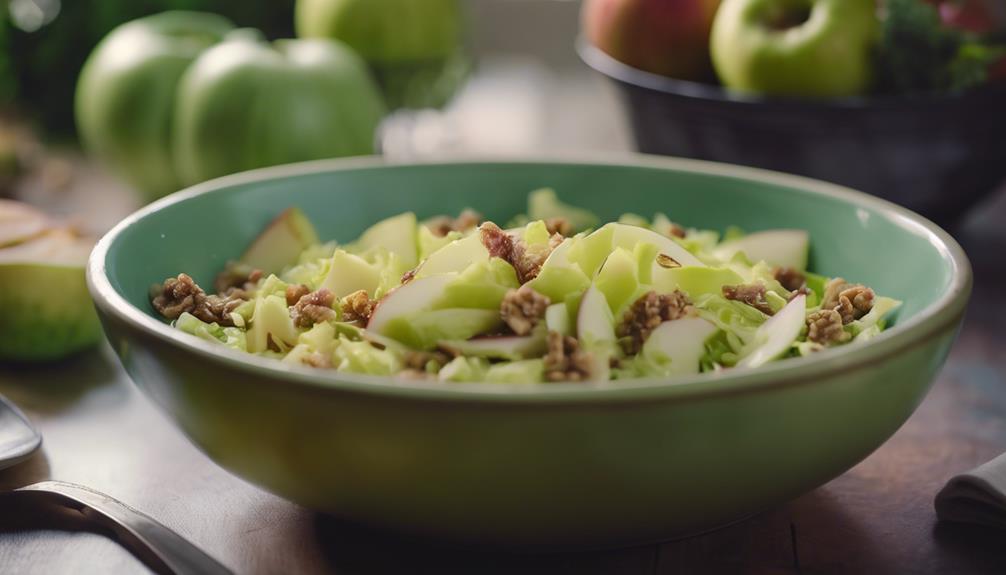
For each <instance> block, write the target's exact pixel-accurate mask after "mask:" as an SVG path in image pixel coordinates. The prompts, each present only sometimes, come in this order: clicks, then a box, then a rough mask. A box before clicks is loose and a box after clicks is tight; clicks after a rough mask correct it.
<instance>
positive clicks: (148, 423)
mask: <svg viewBox="0 0 1006 575" xmlns="http://www.w3.org/2000/svg"><path fill="white" fill-rule="evenodd" d="M119 209H121V210H126V209H128V208H127V207H123V206H121V205H120V206H119ZM105 217H106V218H107V219H109V220H113V221H114V219H115V217H117V215H116V214H115V213H110V214H109V213H106V214H105ZM1003 219H1006V195H1004V197H1003V198H1001V199H1000V201H999V202H998V204H994V205H990V206H988V207H987V208H986V209H983V210H981V211H980V216H979V217H977V218H975V219H973V220H972V221H970V222H969V223H968V225H967V226H966V227H964V228H963V229H961V230H960V231H959V234H958V235H959V236H960V237H961V238H962V240H963V241H964V243H965V246H966V247H967V248H968V250H969V253H970V254H971V256H972V258H973V260H974V264H975V268H976V276H977V280H978V282H977V288H976V293H975V298H974V303H973V305H972V312H971V314H970V316H969V318H968V320H967V323H966V326H965V328H964V331H963V332H962V334H961V338H960V340H959V342H958V344H957V346H956V348H955V349H954V352H953V354H952V356H951V359H950V361H949V363H948V364H947V366H946V368H945V369H944V370H943V373H942V375H941V376H940V378H939V380H938V381H937V383H936V384H935V386H934V388H933V390H932V392H931V393H930V394H929V396H928V397H927V399H926V400H925V402H924V403H923V404H922V405H921V406H920V407H919V409H918V411H917V412H916V413H915V415H914V416H913V417H912V418H911V420H910V421H909V422H908V423H907V424H906V425H905V426H904V427H903V428H902V429H901V430H900V431H898V433H897V434H896V435H895V436H894V437H893V438H892V439H891V440H890V441H888V442H887V443H886V444H885V445H884V446H883V447H881V448H880V449H879V450H877V451H876V452H875V453H874V454H872V455H871V456H870V457H869V458H867V459H866V460H865V461H863V462H862V463H861V464H859V465H858V466H857V467H855V468H854V469H852V470H851V471H849V472H848V473H846V474H845V475H843V476H841V477H839V478H837V479H835V480H833V481H832V482H830V483H828V484H827V485H825V486H823V487H821V488H819V489H817V490H815V491H813V492H811V493H809V494H807V495H805V496H803V497H801V498H799V499H796V500H794V501H792V502H790V503H788V504H785V505H782V506H780V507H779V508H777V509H773V510H771V511H768V512H766V513H764V514H762V515H760V516H757V517H755V518H753V519H750V520H747V521H744V522H742V523H739V524H736V525H734V526H731V527H728V528H726V529H722V530H720V531H716V532H713V533H710V534H707V535H704V536H700V537H695V538H691V539H687V540H683V541H676V542H671V543H666V544H663V545H658V546H649V547H643V548H632V549H622V550H615V551H604V552H589V553H582V554H560V555H536V556H535V555H505V554H492V553H484V552H477V551H472V550H464V549H452V548H447V547H444V548H440V547H431V546H429V545H427V544H418V543H416V542H412V541H407V540H402V539H398V538H393V537H388V536H385V535H383V534H380V533H372V532H366V531H361V530H359V529H354V528H352V527H347V526H344V525H340V524H338V523H337V522H335V521H333V520H331V519H329V518H326V517H323V516H320V515H318V514H315V513H313V512H311V511H309V510H306V509H302V508H299V507H297V506H296V505H293V504H290V503H287V502H285V501H283V500H281V499H278V498H276V497H274V496H272V495H269V494H268V493H265V492H263V491H261V490H259V489H257V488H255V487H252V486H250V485H248V484H246V483H244V482H242V481H241V480H239V479H236V478H234V477H232V476H230V475H228V474H227V473H225V472H224V471H223V470H221V469H220V468H218V467H216V466H215V465H214V464H213V463H211V462H210V461H209V460H208V459H207V458H206V457H205V456H204V455H202V454H201V453H200V452H198V451H197V450H196V449H195V448H194V447H192V446H191V445H190V444H189V443H188V442H187V441H186V439H185V438H184V437H183V436H182V435H181V434H180V433H179V432H178V431H177V430H176V429H175V428H174V427H173V426H172V425H171V424H170V423H169V422H168V421H167V419H166V418H165V416H163V415H162V414H161V413H160V412H158V411H157V410H156V409H155V408H154V407H153V406H152V405H151V403H150V402H149V401H148V400H147V399H146V398H145V397H143V396H142V395H141V394H140V393H139V392H138V391H137V390H136V389H135V388H134V387H133V385H132V384H131V383H130V381H129V380H128V378H127V377H126V376H125V374H124V373H123V372H122V370H121V369H120V368H119V366H118V364H117V362H116V360H115V359H114V357H112V355H111V353H110V351H109V350H108V349H107V348H103V349H100V350H98V351H95V352H93V353H89V354H87V355H85V356H83V357H79V358H76V359H74V360H72V361H69V362H67V363H65V364H63V365H58V366H49V367H25V366H20V367H14V366H0V393H3V394H5V395H6V396H8V397H9V398H10V399H11V400H13V401H14V402H16V403H17V404H18V405H20V406H21V407H22V408H23V409H24V410H25V411H26V412H27V414H28V415H29V416H30V417H31V419H32V420H33V421H34V422H35V423H36V424H37V425H38V427H39V428H40V429H41V431H42V433H43V434H44V436H45V443H44V446H43V449H42V450H41V451H40V452H38V453H37V454H36V455H35V456H34V457H33V458H32V459H30V460H29V461H27V462H25V463H23V464H21V465H19V466H17V467H14V468H12V469H9V470H6V471H2V472H0V489H8V488H14V487H17V486H20V485H25V484H28V483H32V482H35V481H40V480H43V479H48V478H53V479H60V480H65V481H72V482H77V483H81V484H84V485H87V486H90V487H92V488H95V489H98V490H100V491H103V492H106V493H108V494H110V495H112V496H113V497H116V498H118V499H120V500H122V501H124V502H126V503H128V504H130V505H132V506H134V507H136V508H138V509H140V510H142V511H144V512H146V513H148V514H150V515H152V516H154V517H155V518H157V519H158V520H160V521H162V522H163V523H165V524H166V525H168V526H169V527H171V528H173V529H174V530H176V531H177V532H178V533H180V534H181V535H183V536H184V537H186V538H188V539H189V540H191V541H193V542H194V543H196V544H197V545H199V546H200V547H201V548H203V549H205V550H206V551H208V552H209V553H210V554H212V555H213V556H215V557H216V558H217V559H219V560H220V561H222V562H223V563H224V564H226V565H227V566H229V567H231V568H232V569H233V570H235V571H236V572H239V573H396V574H397V573H549V574H553V573H619V574H622V573H625V574H630V575H631V574H635V573H640V574H670V573H709V572H714V573H721V572H723V573H732V572H750V573H983V572H988V573H996V572H999V573H1002V572H1006V546H1004V545H1003V544H1002V543H1003V541H1004V540H1006V533H1003V532H998V531H994V530H988V529H983V528H978V527H971V526H966V525H943V524H939V525H938V524H937V523H936V517H935V513H934V512H933V504H932V501H933V496H934V495H935V493H936V491H937V490H938V489H939V488H940V487H941V486H942V485H943V483H944V482H945V481H946V480H947V479H948V478H949V477H950V476H952V475H954V474H955V473H958V472H961V471H964V470H966V469H969V468H971V467H974V466H975V465H978V464H980V463H982V462H984V461H986V460H988V459H990V458H992V457H994V456H996V455H998V454H999V453H1000V452H1002V451H1004V450H1006V354H1004V353H1003V351H1006V334H1004V331H1006V306H1003V305H1002V304H1001V303H1000V298H1001V297H1002V296H1001V294H1002V293H1004V289H1006V272H1004V271H1003V266H1002V257H1001V254H1002V253H1004V250H1006V231H1003V230H1002V229H1001V226H1000V225H998V222H1001V221H1003ZM849 425H856V422H855V421H850V422H849ZM24 519H25V518H23V517H17V518H12V517H10V516H9V515H8V516H4V515H3V511H2V510H0V573H5V574H6V573H12V574H13V573H17V574H25V575H31V574H62V573H66V574H88V573H95V574H99V573H100V574H108V573H143V572H146V570H145V568H144V567H143V566H142V565H141V564H139V563H138V562H137V561H136V560H134V559H133V558H132V556H130V555H129V554H128V553H127V552H126V551H124V550H123V549H121V548H119V547H118V546H117V545H116V544H115V543H113V542H111V541H109V540H107V539H105V538H103V537H102V536H100V535H97V534H93V533H87V532H61V531H52V530H46V531H25V530H21V529H17V528H13V527H11V525H12V524H13V523H15V522H20V521H22V520H24Z"/></svg>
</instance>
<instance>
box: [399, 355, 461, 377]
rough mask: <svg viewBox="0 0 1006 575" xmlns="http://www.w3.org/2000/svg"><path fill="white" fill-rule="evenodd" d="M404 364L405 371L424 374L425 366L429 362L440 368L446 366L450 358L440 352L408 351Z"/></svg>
mask: <svg viewBox="0 0 1006 575" xmlns="http://www.w3.org/2000/svg"><path fill="white" fill-rule="evenodd" d="M403 359H404V363H405V367H406V369H414V370H416V371H421V372H424V373H425V372H426V365H427V364H428V363H430V362H431V361H433V362H436V363H437V364H438V365H440V367H443V366H445V365H447V364H448V363H449V362H450V361H451V358H450V356H449V355H447V354H446V353H444V352H442V351H410V352H408V353H406V354H405V357H404V358H403Z"/></svg>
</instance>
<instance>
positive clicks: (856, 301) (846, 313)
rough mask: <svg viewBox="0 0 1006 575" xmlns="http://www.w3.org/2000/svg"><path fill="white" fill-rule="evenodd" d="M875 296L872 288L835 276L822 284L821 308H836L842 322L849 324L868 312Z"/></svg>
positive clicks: (871, 307)
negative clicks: (847, 281)
mask: <svg viewBox="0 0 1006 575" xmlns="http://www.w3.org/2000/svg"><path fill="white" fill-rule="evenodd" d="M875 298H876V294H874V293H873V290H872V289H870V288H868V287H866V286H864V285H862V284H849V283H846V281H845V280H844V279H842V278H835V279H833V280H831V281H829V282H828V284H827V285H825V286H824V297H823V298H822V301H821V309H833V310H836V311H837V312H838V313H839V314H840V315H841V316H842V323H843V324H849V323H851V322H853V321H856V320H857V319H860V318H862V317H863V316H864V315H866V314H868V313H870V310H871V309H873V301H874V299H875Z"/></svg>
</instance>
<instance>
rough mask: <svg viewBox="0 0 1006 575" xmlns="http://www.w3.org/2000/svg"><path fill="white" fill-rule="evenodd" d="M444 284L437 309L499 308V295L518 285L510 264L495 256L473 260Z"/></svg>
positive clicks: (500, 300)
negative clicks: (477, 260) (474, 261)
mask: <svg viewBox="0 0 1006 575" xmlns="http://www.w3.org/2000/svg"><path fill="white" fill-rule="evenodd" d="M452 277H453V279H452V280H451V282H450V283H448V284H447V286H446V287H444V295H443V297H442V298H441V299H440V300H439V301H438V302H436V304H434V307H437V308H448V307H470V308H481V309H491V310H497V311H498V310H499V308H500V304H501V303H502V302H503V297H504V296H506V294H507V292H508V291H510V290H511V289H516V288H518V287H520V282H518V281H517V272H516V271H515V270H514V269H513V266H511V265H510V264H508V263H506V262H505V261H503V260H501V259H499V258H491V259H488V260H484V261H481V262H477V263H474V264H472V265H470V266H468V268H467V269H466V270H465V271H463V272H461V273H460V274H453V275H452Z"/></svg>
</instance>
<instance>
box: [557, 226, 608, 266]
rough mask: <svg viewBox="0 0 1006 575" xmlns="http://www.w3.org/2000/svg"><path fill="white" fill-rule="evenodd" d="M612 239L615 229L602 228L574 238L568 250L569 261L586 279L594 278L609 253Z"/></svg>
mask: <svg viewBox="0 0 1006 575" xmlns="http://www.w3.org/2000/svg"><path fill="white" fill-rule="evenodd" d="M614 237H615V228H613V227H611V226H604V227H602V228H601V229H599V230H596V231H594V232H593V233H590V234H588V235H586V236H583V237H579V238H574V239H573V240H571V244H572V245H571V246H570V248H569V255H568V259H569V261H571V262H573V263H575V264H577V265H579V266H580V269H581V270H583V273H584V274H585V275H586V276H587V277H588V278H592V277H594V274H595V273H597V270H598V269H600V268H601V264H603V263H604V260H605V259H606V258H607V257H608V254H610V253H611V243H612V241H613V240H614Z"/></svg>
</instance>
